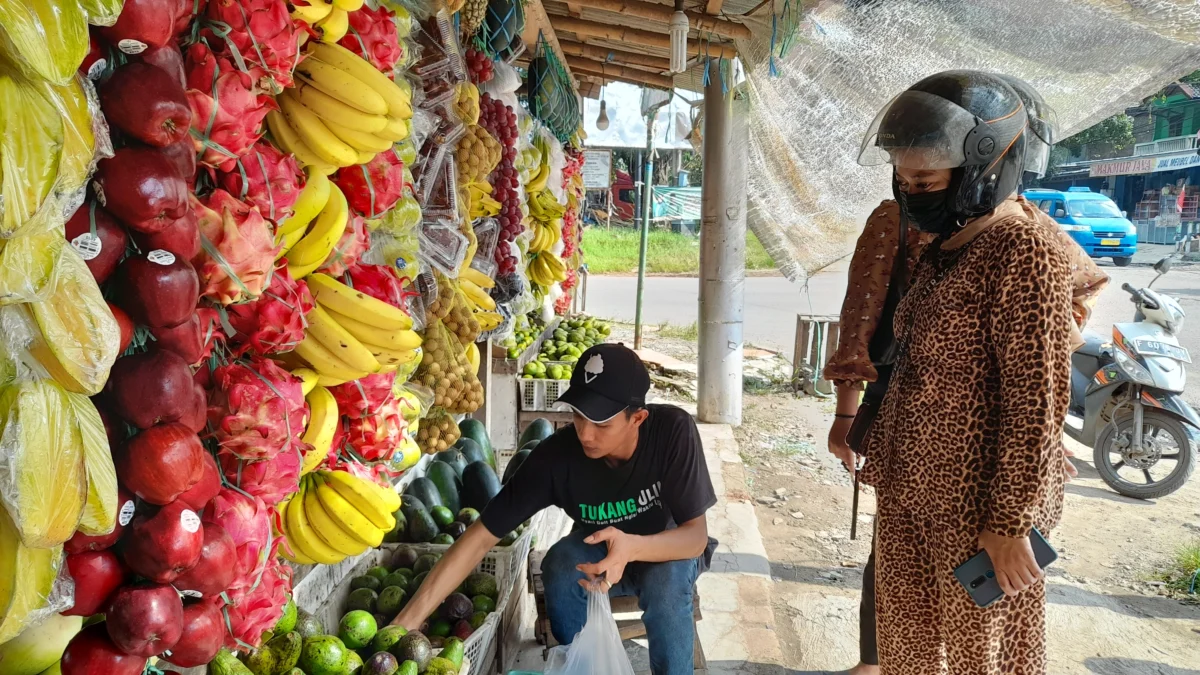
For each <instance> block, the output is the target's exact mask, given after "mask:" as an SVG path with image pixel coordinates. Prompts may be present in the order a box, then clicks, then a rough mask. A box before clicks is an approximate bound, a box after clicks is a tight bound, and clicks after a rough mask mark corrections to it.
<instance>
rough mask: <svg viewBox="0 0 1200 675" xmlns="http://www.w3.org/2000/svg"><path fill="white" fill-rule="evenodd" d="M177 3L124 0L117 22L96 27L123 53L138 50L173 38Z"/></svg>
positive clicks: (134, 52) (159, 0)
mask: <svg viewBox="0 0 1200 675" xmlns="http://www.w3.org/2000/svg"><path fill="white" fill-rule="evenodd" d="M179 5H180V3H179V0H125V5H124V7H123V8H122V10H121V16H120V17H118V18H117V22H116V23H115V24H113V25H112V26H109V27H107V28H105V27H98V28H96V31H97V32H99V33H100V37H102V38H104V39H105V40H106V41H107V42H108V43H109V44H111V45H113V46H115V47H117V48H118V49H120V50H121V51H123V52H125V53H126V54H140V53H141V52H143V51H145V49H146V48H147V47H164V46H166V45H168V44H171V42H172V41H173V40H174V38H175V22H176V20H177V19H178V18H179Z"/></svg>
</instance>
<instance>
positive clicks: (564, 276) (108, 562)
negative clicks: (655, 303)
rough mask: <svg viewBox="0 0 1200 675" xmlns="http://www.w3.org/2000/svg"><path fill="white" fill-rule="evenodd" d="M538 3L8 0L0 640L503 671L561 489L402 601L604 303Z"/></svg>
mask: <svg viewBox="0 0 1200 675" xmlns="http://www.w3.org/2000/svg"><path fill="white" fill-rule="evenodd" d="M530 5H536V6H537V8H538V9H539V11H540V4H538V3H530ZM524 7H525V5H523V4H522V3H518V2H512V1H507V2H506V1H503V0H466V1H465V2H464V0H436V1H435V0H366V1H365V2H364V0H83V1H80V2H76V1H75V0H12V1H11V2H5V3H3V7H0V326H2V327H3V331H2V336H0V378H2V379H0V504H2V505H3V508H0V608H3V613H2V616H0V663H2V664H3V668H0V670H3V672H4V673H6V674H7V675H37V674H38V673H42V672H46V673H62V674H64V675H81V674H85V673H86V674H89V675H90V674H92V673H101V672H103V673H109V674H112V675H138V674H141V673H143V672H146V673H171V672H174V673H201V672H206V671H207V672H209V673H213V674H215V675H244V674H245V673H251V674H253V675H262V674H263V673H271V674H272V675H282V674H286V675H301V674H302V673H303V674H307V675H341V674H342V673H352V672H361V673H364V674H368V675H392V674H394V673H401V674H402V675H412V674H413V673H432V674H434V675H443V674H445V673H458V672H463V673H486V672H492V670H493V669H494V668H495V664H496V662H497V660H498V659H497V651H498V650H500V649H501V646H500V644H499V642H500V641H499V636H500V635H501V634H502V633H503V632H504V630H505V627H504V622H505V617H506V612H509V608H510V607H511V606H512V605H511V603H510V600H512V599H513V598H514V596H515V595H516V594H517V593H518V589H521V588H523V585H522V584H523V580H524V567H523V566H524V565H525V564H526V559H527V557H528V551H529V550H530V547H531V546H532V545H533V544H534V542H535V540H537V538H538V537H546V538H549V540H551V541H552V540H553V538H554V537H555V536H558V532H557V528H559V527H560V526H561V523H558V522H557V521H556V522H554V523H550V522H548V521H549V520H551V519H549V518H543V517H541V516H539V517H538V518H535V519H534V520H533V521H531V522H530V523H526V524H525V525H523V526H522V527H521V528H519V529H518V531H516V532H513V533H511V534H509V535H508V536H506V537H505V538H504V539H503V540H502V541H501V542H500V545H499V546H497V547H496V549H494V550H493V551H492V552H491V553H490V554H489V556H488V557H487V558H486V559H485V561H484V563H483V564H481V566H480V569H478V570H477V572H476V574H474V575H472V576H471V577H470V578H469V579H468V580H467V582H465V583H464V586H463V588H461V589H460V592H459V593H456V594H455V595H453V596H451V597H450V598H448V599H447V601H446V603H445V604H444V605H443V607H442V608H441V609H439V611H438V612H437V613H436V614H435V616H433V617H431V618H430V621H429V622H428V624H427V625H426V626H424V627H423V629H422V630H421V631H412V632H406V631H404V629H403V628H400V627H391V626H388V624H389V623H390V621H391V620H392V618H394V617H395V616H396V614H397V613H398V612H399V609H400V607H402V606H403V605H404V603H405V602H406V600H407V598H409V597H411V595H412V594H413V593H414V592H415V591H416V589H417V588H418V587H419V586H420V584H421V581H422V580H423V579H424V575H425V574H426V573H427V572H428V570H429V569H430V568H431V567H432V566H433V565H434V564H436V562H437V560H438V558H439V557H440V555H442V554H443V553H444V552H445V550H446V548H447V547H448V546H449V545H451V544H453V542H454V540H455V539H456V538H457V537H458V536H460V535H461V534H462V533H463V532H464V531H465V529H466V528H467V527H468V526H469V525H470V524H471V523H473V522H474V521H475V519H477V518H478V517H479V512H480V511H482V510H483V509H484V508H485V507H486V505H487V503H488V501H489V500H490V499H491V498H492V497H493V496H494V495H495V494H496V493H497V492H498V491H499V489H500V486H501V485H502V482H503V480H506V479H507V478H508V477H510V476H511V474H512V472H513V471H515V470H516V469H517V467H519V465H520V462H521V460H523V458H524V456H526V455H527V454H528V450H529V448H531V447H532V446H533V445H535V444H536V442H537V441H540V440H541V439H542V438H544V437H545V436H547V435H548V434H549V433H550V432H552V431H553V429H554V428H555V426H556V425H555V423H554V422H553V421H551V420H546V419H543V420H540V421H537V422H533V421H532V420H525V421H524V422H523V423H521V424H520V425H519V426H517V425H515V424H514V425H513V427H512V429H511V431H510V430H507V429H505V430H504V432H503V435H505V436H507V435H509V434H511V435H512V439H511V442H510V443H507V444H503V443H502V444H498V445H496V446H494V445H493V443H492V439H491V435H492V434H493V433H494V431H493V428H494V427H496V425H497V424H500V422H501V421H502V420H509V419H510V418H511V419H513V420H515V419H516V413H517V411H518V410H519V409H520V407H519V405H518V403H517V395H516V393H517V392H519V391H521V389H520V388H521V387H525V386H528V385H527V384H526V383H527V382H535V383H537V382H540V383H541V388H542V389H543V390H546V388H547V387H551V386H553V387H558V386H560V385H561V383H562V381H563V380H565V379H567V378H569V376H570V371H571V367H572V365H573V362H574V360H575V359H577V358H578V356H579V354H580V353H582V349H585V348H586V346H585V345H588V344H593V343H595V342H598V341H602V340H603V339H604V337H605V336H607V334H608V331H607V327H605V326H604V325H603V324H602V323H600V322H597V321H595V320H593V319H590V318H588V317H583V316H578V315H569V311H570V308H571V306H572V304H573V299H574V293H575V292H576V290H577V280H578V269H579V267H580V266H581V264H582V262H583V260H582V255H583V253H582V250H581V241H580V239H581V228H580V223H581V221H580V205H581V200H582V194H583V185H582V178H581V175H580V170H581V167H582V154H581V151H580V149H581V140H580V138H579V129H580V118H579V115H580V109H581V108H580V105H579V103H580V101H579V97H578V94H577V92H576V90H575V88H574V87H575V84H574V80H573V79H572V78H571V76H570V72H569V70H568V69H567V66H566V65H565V63H564V60H563V57H562V54H561V52H560V50H559V49H558V47H557V44H555V43H554V42H553V40H550V41H548V40H547V39H546V36H545V35H544V34H543V32H542V31H541V30H540V29H537V30H533V31H532V32H531V31H530V29H529V27H528V26H526V24H525V16H524V10H523V8H524ZM543 15H544V13H543ZM534 334H536V336H537V337H536V339H535V340H532V341H531V340H530V339H529V338H530V336H531V335H534ZM534 342H536V343H537V344H536V347H535V346H533V343H534ZM531 348H532V349H533V353H525V352H528V351H529V350H530V349H531ZM510 362H511V363H510ZM505 363H508V364H509V365H508V366H503V364H505ZM517 363H519V366H515V365H513V364H517ZM498 366H499V368H500V370H503V369H504V368H505V367H507V368H508V369H509V370H510V371H511V373H509V375H511V379H509V380H499V379H497V378H495V377H492V372H493V371H495V370H496V369H497V367H498ZM518 376H519V377H518ZM534 386H537V384H535V385H534ZM510 390H511V392H513V393H512V394H511V395H510V394H509V391H510ZM551 402H552V401H551ZM509 408H511V410H509ZM485 411H486V413H485ZM551 415H553V411H550V410H549V409H548V408H547V410H545V411H543V412H541V416H546V417H549V416H551ZM510 423H511V422H504V424H510ZM518 440H520V441H522V442H518ZM497 448H499V450H498V449H497ZM501 451H508V452H501ZM522 451H523V452H522ZM509 613H510V612H509ZM85 626H86V627H85Z"/></svg>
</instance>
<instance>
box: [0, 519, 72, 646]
mask: <svg viewBox="0 0 1200 675" xmlns="http://www.w3.org/2000/svg"><path fill="white" fill-rule="evenodd" d="M62 560H63V555H62V546H54V547H51V548H30V547H28V546H25V545H24V544H22V543H21V538H20V536H19V535H18V532H17V528H16V526H15V525H14V524H13V521H12V519H11V518H9V516H8V513H7V512H6V511H5V510H4V509H2V508H0V644H4V643H5V642H8V641H9V640H11V639H13V638H15V637H16V636H18V635H20V634H21V631H22V630H24V629H25V627H26V626H28V625H30V624H33V623H34V622H36V621H40V620H42V619H44V618H45V617H46V616H49V615H50V614H54V613H56V612H59V611H62V610H63V609H66V608H67V607H69V606H70V603H69V602H64V600H70V596H68V597H66V598H64V597H62V594H61V593H56V591H55V586H54V581H55V578H56V577H57V576H58V572H59V569H60V568H61V566H62Z"/></svg>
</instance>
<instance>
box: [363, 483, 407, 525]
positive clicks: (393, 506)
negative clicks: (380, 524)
mask: <svg viewBox="0 0 1200 675" xmlns="http://www.w3.org/2000/svg"><path fill="white" fill-rule="evenodd" d="M366 484H367V485H368V486H370V487H371V488H372V489H374V490H375V491H376V492H378V493H379V496H380V498H382V499H383V507H384V508H385V509H387V512H388V513H389V514H394V513H396V511H397V510H399V509H400V495H399V494H397V493H396V488H394V487H392V486H391V485H380V484H379V483H376V482H374V481H366ZM388 529H389V530H390V529H391V528H388Z"/></svg>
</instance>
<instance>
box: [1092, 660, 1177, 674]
mask: <svg viewBox="0 0 1200 675" xmlns="http://www.w3.org/2000/svg"><path fill="white" fill-rule="evenodd" d="M1083 665H1084V666H1085V667H1086V668H1087V669H1088V670H1089V671H1091V672H1093V673H1096V675H1200V670H1192V669H1191V668H1176V667H1175V666H1168V665H1166V664H1164V663H1155V662H1153V661H1141V660H1139V659H1102V658H1091V659H1087V660H1085V661H1084V662H1083Z"/></svg>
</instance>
